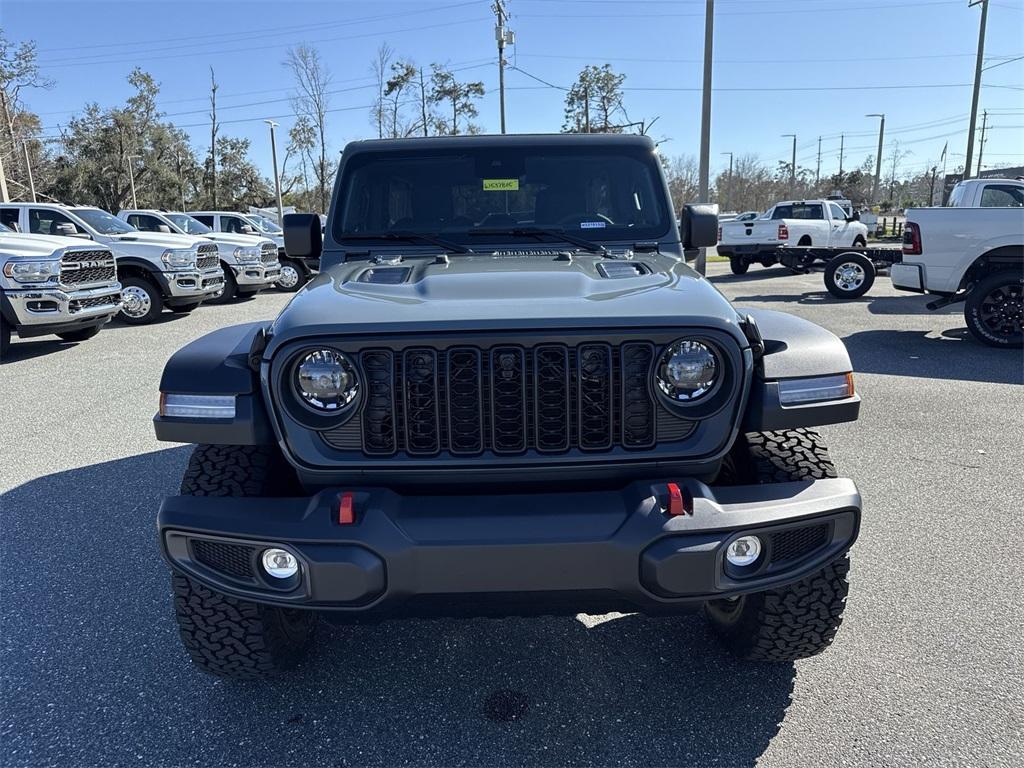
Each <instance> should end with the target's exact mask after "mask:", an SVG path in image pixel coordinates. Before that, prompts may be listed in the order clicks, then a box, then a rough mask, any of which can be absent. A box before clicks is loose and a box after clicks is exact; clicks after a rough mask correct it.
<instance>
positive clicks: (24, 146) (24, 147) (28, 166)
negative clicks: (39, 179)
mask: <svg viewBox="0 0 1024 768" xmlns="http://www.w3.org/2000/svg"><path fill="white" fill-rule="evenodd" d="M21 151H22V152H24V153H25V175H26V176H27V177H28V190H29V194H30V195H31V196H32V202H33V203H34V202H35V201H36V183H35V182H34V181H33V180H32V162H31V161H30V160H29V157H28V142H27V141H25V140H24V139H22V140H21Z"/></svg>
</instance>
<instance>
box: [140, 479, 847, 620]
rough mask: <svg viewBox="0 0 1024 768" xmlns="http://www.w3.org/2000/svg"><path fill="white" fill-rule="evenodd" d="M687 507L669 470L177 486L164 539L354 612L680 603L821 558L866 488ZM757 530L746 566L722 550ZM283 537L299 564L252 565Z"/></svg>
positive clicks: (290, 594)
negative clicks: (534, 478)
mask: <svg viewBox="0 0 1024 768" xmlns="http://www.w3.org/2000/svg"><path fill="white" fill-rule="evenodd" d="M678 484H679V486H680V488H681V489H682V493H683V496H684V498H685V497H692V505H690V508H691V509H692V514H683V515H678V516H670V515H669V514H668V513H667V511H666V510H667V509H668V508H669V498H668V486H667V484H666V483H665V482H656V483H646V482H638V483H634V484H632V485H630V486H627V487H626V488H624V489H622V490H621V491H599V492H576V493H551V494H521V495H520V494H505V495H493V496H491V495H488V496H483V495H477V496H402V495H399V494H397V493H395V492H393V491H390V490H385V489H376V488H366V489H351V491H350V492H351V493H352V501H353V504H352V508H353V512H354V520H355V521H354V522H353V523H350V524H342V523H340V522H339V507H340V504H341V498H342V496H343V494H344V493H346V492H348V491H340V490H333V491H323V492H321V493H319V494H317V495H316V496H313V497H311V498H223V497H218V498H213V497H197V496H173V497H170V498H168V499H166V500H165V501H164V503H163V504H162V505H161V508H160V513H159V516H158V529H159V535H160V542H161V548H162V551H163V554H164V556H165V558H166V559H167V560H168V562H169V563H170V564H171V566H172V567H173V568H175V569H176V570H179V571H181V572H184V573H187V574H188V575H189V576H191V577H192V578H194V579H196V580H198V581H200V582H203V583H205V584H207V585H209V586H210V587H212V588H214V589H216V590H218V591H220V592H223V593H226V594H230V595H234V596H237V597H241V598H245V599H249V600H253V601H256V602H262V603H269V604H276V605H288V606H292V607H305V608H316V609H321V610H328V611H332V612H334V613H336V614H350V615H352V616H353V618H358V617H360V616H362V617H366V618H369V617H377V616H387V615H393V614H400V615H424V614H426V615H438V614H442V615H451V614H465V613H472V614H480V615H487V614H491V615H505V614H509V613H515V614H521V613H552V612H554V613H562V612H568V613H577V612H589V613H598V612H607V611H610V610H623V611H643V612H647V613H678V612H685V611H687V610H691V609H693V608H695V607H698V606H700V605H701V604H702V603H703V602H704V601H705V600H709V599H717V598H723V597H730V596H734V595H740V594H744V593H747V592H755V591H760V590H764V589H768V588H771V587H774V586H779V585H782V584H786V583H789V582H792V581H795V580H798V579H800V578H802V577H803V576H805V575H807V574H809V573H812V572H814V571H816V570H818V569H820V568H821V567H823V566H824V565H825V564H827V563H828V562H830V561H832V560H834V559H835V558H837V557H839V556H840V555H842V554H843V553H844V552H845V551H846V550H847V549H849V547H850V546H851V545H852V544H853V542H854V540H855V539H856V537H857V532H858V529H859V523H860V496H859V494H858V492H857V489H856V487H855V486H854V484H853V482H852V481H850V480H847V479H830V480H817V481H813V482H794V483H776V484H767V485H757V486H733V487H719V488H714V489H712V488H709V487H708V486H707V485H704V484H703V483H700V482H698V481H696V480H692V479H688V480H684V481H679V483H678ZM747 534H755V535H758V536H759V537H761V539H762V542H763V552H762V556H761V558H760V559H759V560H758V562H757V563H755V565H754V566H748V567H747V569H746V570H745V572H742V573H741V572H738V571H737V570H736V569H733V568H732V567H731V566H729V565H728V564H727V563H726V561H725V559H724V554H725V549H726V547H727V546H728V544H729V543H730V542H731V541H732V540H733V539H734V538H736V537H737V536H739V535H747ZM271 546H274V547H280V548H284V549H287V550H290V551H291V552H292V553H293V554H294V555H295V556H296V557H297V558H298V560H299V562H300V564H301V567H300V572H299V575H298V576H296V577H293V578H292V579H291V580H286V581H284V582H281V581H277V580H275V579H273V578H272V577H270V576H268V575H266V574H265V573H264V572H263V571H262V568H261V566H260V565H259V559H260V553H261V552H262V550H263V549H265V548H267V547H271Z"/></svg>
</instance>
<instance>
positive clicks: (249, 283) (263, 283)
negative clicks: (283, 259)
mask: <svg viewBox="0 0 1024 768" xmlns="http://www.w3.org/2000/svg"><path fill="white" fill-rule="evenodd" d="M231 271H232V273H234V276H235V282H236V283H237V284H238V288H239V290H241V291H242V292H243V293H244V292H246V291H259V290H263V289H264V288H270V287H271V286H272V285H274V283H276V282H277V279H278V278H279V277H281V264H280V262H277V261H274V262H271V263H269V264H232V265H231Z"/></svg>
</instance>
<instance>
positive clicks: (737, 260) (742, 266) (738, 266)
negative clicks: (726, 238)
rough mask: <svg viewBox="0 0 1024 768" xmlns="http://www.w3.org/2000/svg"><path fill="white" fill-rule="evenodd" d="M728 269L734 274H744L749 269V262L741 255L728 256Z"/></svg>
mask: <svg viewBox="0 0 1024 768" xmlns="http://www.w3.org/2000/svg"><path fill="white" fill-rule="evenodd" d="M729 269H731V270H732V273H733V274H734V275H745V274H747V270H748V269H750V262H749V261H747V260H746V259H744V258H743V257H742V256H730V257H729Z"/></svg>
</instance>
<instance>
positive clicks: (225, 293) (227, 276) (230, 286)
mask: <svg viewBox="0 0 1024 768" xmlns="http://www.w3.org/2000/svg"><path fill="white" fill-rule="evenodd" d="M221 269H222V270H223V271H224V288H223V289H222V290H221V292H220V294H215V295H213V296H211V297H210V298H208V299H207V300H206V303H207V304H229V303H231V302H232V301H234V299H235V296H237V295H238V281H236V280H235V275H234V273H233V272H232V271H231V267H228V266H224V265H221Z"/></svg>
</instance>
